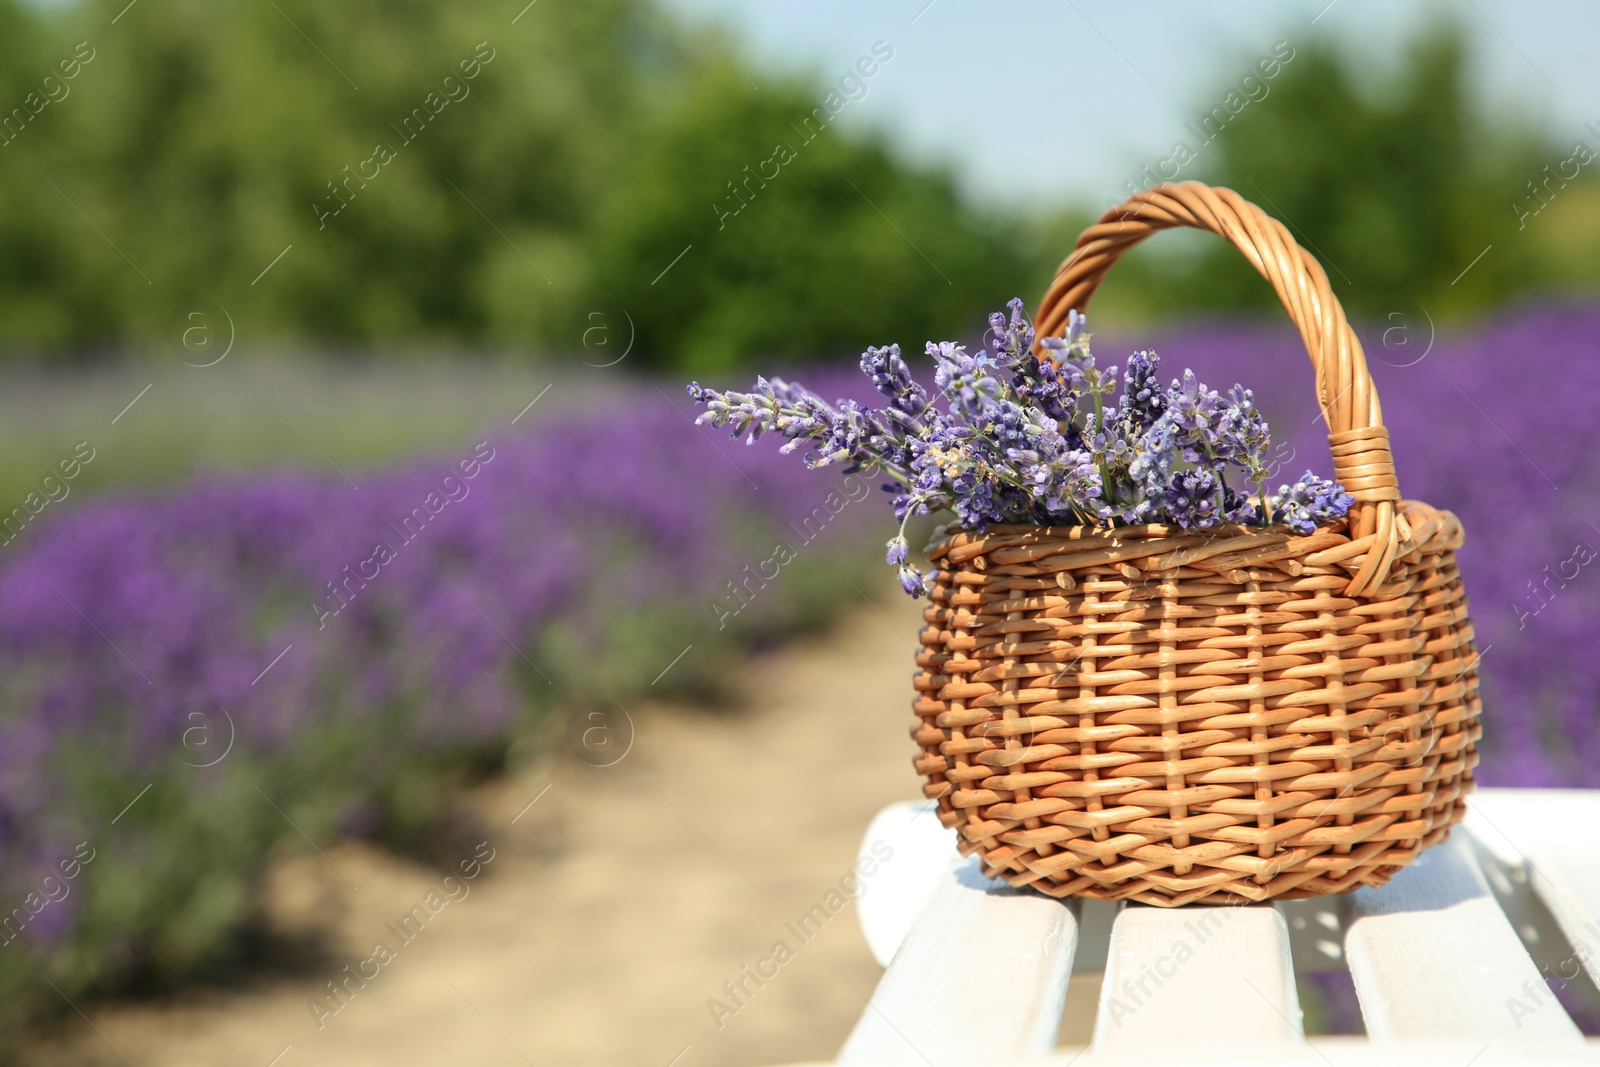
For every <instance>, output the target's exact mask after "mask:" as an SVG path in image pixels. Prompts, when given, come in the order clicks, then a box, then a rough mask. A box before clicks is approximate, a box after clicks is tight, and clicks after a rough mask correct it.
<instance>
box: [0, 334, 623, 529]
mask: <svg viewBox="0 0 1600 1067" xmlns="http://www.w3.org/2000/svg"><path fill="white" fill-rule="evenodd" d="M578 371H583V372H587V373H583V374H579V373H576V372H578ZM619 373H620V368H618V369H612V370H600V369H591V368H586V367H583V366H582V365H581V364H579V365H576V366H575V367H567V366H564V365H562V364H553V363H541V362H538V361H535V360H531V359H525V360H519V361H512V360H509V359H494V360H486V359H483V358H477V359H467V358H439V357H432V358H429V359H426V360H424V359H421V358H408V359H397V358H386V357H382V356H378V355H370V354H369V355H361V356H357V357H349V356H345V357H341V358H339V359H337V360H334V359H329V358H316V357H310V356H304V355H286V354H282V353H273V352H257V353H243V352H237V351H236V352H234V353H231V354H230V355H229V356H228V357H227V358H226V359H224V360H223V361H222V362H221V363H219V364H217V365H216V366H213V367H205V368H196V367H190V366H187V365H185V364H183V363H180V362H178V361H177V360H176V359H172V358H170V357H165V358H161V359H145V360H127V361H120V362H113V363H100V364H90V365H87V366H72V367H63V368H59V369H54V370H37V369H11V370H6V371H5V372H3V373H0V511H4V512H9V511H10V510H11V509H12V508H13V507H16V506H18V505H20V504H22V502H23V500H24V498H25V497H26V496H27V494H28V493H29V492H34V491H38V490H39V488H40V481H41V479H42V478H43V477H44V476H45V475H46V474H49V473H52V472H53V471H54V470H55V468H56V464H57V463H58V462H59V461H60V460H62V459H65V458H68V457H70V456H71V455H72V453H73V449H74V446H75V445H77V444H78V443H79V442H83V441H87V442H88V444H89V446H90V447H92V448H93V449H94V458H93V460H92V461H91V462H89V463H88V464H85V465H84V466H83V467H82V470H81V471H80V472H79V474H78V475H77V477H75V478H73V479H72V480H71V481H70V482H69V483H68V486H67V488H68V496H67V497H66V498H65V500H64V501H63V502H70V501H73V500H76V499H81V498H82V497H83V496H85V495H90V494H94V493H99V492H103V491H105V490H107V489H111V488H122V487H128V488H137V489H149V488H157V487H162V486H169V485H173V484H175V483H178V482H181V481H183V480H185V479H187V478H189V477H190V476H192V475H197V474H209V473H225V472H239V471H249V470H260V469H266V468H283V467H292V468H299V469H306V470H312V471H319V472H321V473H323V474H325V475H327V476H328V477H332V478H337V477H339V476H340V475H339V474H338V472H337V471H336V470H335V465H336V466H337V467H338V468H339V469H340V470H343V471H344V472H345V474H346V475H349V476H351V478H352V479H353V480H354V481H356V483H357V484H359V483H360V479H359V478H356V477H355V475H356V474H357V473H358V472H360V471H362V470H365V469H371V468H375V467H384V466H389V465H391V464H393V463H395V462H396V461H399V460H402V459H405V458H407V457H409V456H413V455H418V454H425V453H430V452H438V451H448V450H451V449H455V448H458V447H460V446H461V445H462V444H463V443H466V442H469V441H475V440H479V439H481V438H480V435H482V434H485V433H489V432H495V433H499V434H505V433H508V432H514V428H513V427H512V426H511V420H512V419H513V418H514V417H516V416H517V415H518V413H519V412H521V411H522V410H523V408H524V407H525V406H526V405H527V404H528V402H529V401H531V400H533V399H534V397H536V396H539V394H540V392H541V390H544V389H545V387H546V386H550V389H549V392H547V393H545V394H544V395H543V396H542V397H540V399H539V402H538V403H537V404H536V405H534V407H533V408H532V409H531V410H529V411H528V412H527V414H526V415H523V416H522V418H521V419H520V420H519V421H518V423H517V425H516V427H515V429H521V428H524V427H527V426H528V425H530V424H532V423H535V422H537V421H538V420H540V419H548V418H550V417H551V416H552V415H555V414H557V413H558V412H560V411H561V410H562V409H570V408H571V407H573V406H574V405H578V404H584V403H587V402H590V401H592V400H593V399H594V398H595V397H596V396H597V395H598V393H599V390H600V389H602V388H604V387H605V385H606V384H607V383H614V382H615V381H616V380H617V379H616V377H615V376H617V375H619ZM146 386H149V389H148V390H146V389H145V387H146ZM141 391H143V395H142V396H141V395H140V394H141ZM135 397H138V400H137V402H135V403H133V406H132V407H131V408H129V407H128V404H129V403H130V401H134V398H135ZM124 409H126V410H124ZM56 492H57V495H59V490H56ZM55 506H56V505H54V504H52V505H50V507H55ZM26 536H27V535H26V534H24V537H26Z"/></svg>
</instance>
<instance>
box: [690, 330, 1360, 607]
mask: <svg viewBox="0 0 1600 1067" xmlns="http://www.w3.org/2000/svg"><path fill="white" fill-rule="evenodd" d="M1007 309H1008V312H1009V313H1007V312H996V313H995V314H993V315H991V316H989V331H988V333H987V334H986V335H985V342H984V347H983V350H982V351H980V352H978V353H976V354H974V353H972V352H969V351H968V350H967V349H966V347H965V346H963V345H960V344H957V343H955V342H952V341H945V342H940V343H930V344H929V345H928V346H927V353H928V356H929V358H930V359H931V360H932V362H933V365H934V375H933V378H934V385H935V387H936V389H937V391H938V394H939V398H938V401H935V400H934V399H933V398H931V397H930V396H929V394H928V393H927V391H925V390H924V389H923V388H922V387H921V386H920V385H918V384H917V382H916V380H915V379H914V378H913V377H912V374H911V370H910V368H909V367H908V366H907V365H906V363H905V361H904V360H903V359H902V358H901V356H900V349H899V347H898V346H896V345H889V346H888V347H885V348H869V349H867V351H866V352H865V353H864V354H863V355H862V357H861V370H862V373H863V374H865V375H866V376H867V378H868V379H870V380H871V382H872V384H873V387H874V388H875V389H876V390H877V392H878V393H879V395H881V396H883V397H884V398H886V399H887V400H888V404H887V405H886V406H885V407H882V408H865V407H862V406H861V405H860V404H857V403H855V402H854V401H847V400H842V401H839V402H838V403H837V404H833V405H829V404H826V403H824V402H823V401H822V400H820V399H818V398H817V397H816V396H814V395H813V394H811V393H809V392H807V391H806V390H804V389H801V388H800V387H798V386H792V385H789V384H788V383H785V382H783V381H781V380H779V379H773V380H771V381H768V380H766V379H757V381H756V389H755V391H754V392H750V393H737V392H727V393H719V392H717V391H715V390H711V389H706V388H704V387H702V386H700V385H699V384H698V383H695V384H691V385H690V387H689V395H690V396H691V397H692V398H693V399H694V400H695V401H696V402H697V403H700V404H703V405H705V408H706V410H705V412H704V413H703V414H702V415H701V416H700V418H699V421H700V422H703V423H704V422H709V423H711V424H713V425H716V426H726V427H728V428H730V429H731V430H732V431H733V434H734V436H735V437H738V436H743V437H745V439H746V440H747V441H753V440H755V438H756V437H759V436H760V435H761V434H762V433H764V432H766V431H768V430H775V431H777V432H779V433H781V434H783V435H784V436H785V437H787V438H788V439H789V440H788V443H787V444H785V445H784V448H783V451H790V450H793V449H795V448H797V447H799V446H800V445H801V444H802V443H803V442H810V443H812V445H813V446H814V447H815V449H816V451H814V452H811V453H808V454H807V456H806V462H807V464H808V465H809V466H813V467H821V466H827V465H830V464H834V463H842V464H845V469H846V470H847V471H856V470H872V471H880V472H882V473H884V474H886V475H888V476H889V478H890V479H891V480H890V481H889V482H888V484H887V485H886V486H885V487H884V488H886V489H887V490H888V491H889V492H890V493H891V494H892V495H893V508H894V514H895V518H896V519H898V520H899V522H900V529H899V531H898V532H897V533H896V535H895V536H894V537H893V538H892V539H891V540H890V541H889V543H888V552H887V556H886V558H887V561H888V563H889V564H890V565H891V566H893V567H896V568H898V573H899V576H900V582H901V585H902V586H903V587H904V588H905V590H906V591H907V592H908V593H910V594H911V595H912V596H919V595H921V593H923V592H924V591H925V587H926V579H925V577H924V576H923V575H921V574H919V573H918V572H917V571H916V569H915V568H913V567H912V566H911V565H910V564H909V563H908V562H907V559H908V556H909V546H908V544H907V541H906V537H905V524H906V522H907V521H908V520H909V519H910V517H911V516H912V515H925V514H927V513H928V512H930V511H934V510H948V511H951V512H954V513H955V516H956V520H957V521H958V522H959V523H960V524H961V525H962V526H964V527H967V528H969V529H973V530H981V529H984V528H986V527H987V526H989V525H990V524H992V523H999V522H1020V523H1039V524H1052V525H1053V524H1068V525H1071V524H1094V525H1115V524H1117V523H1155V522H1166V523H1172V524H1174V525H1176V526H1179V527H1181V528H1183V529H1188V530H1200V529H1208V528H1211V527H1214V526H1219V525H1222V524H1223V523H1229V522H1232V523H1239V524H1242V525H1256V526H1259V525H1264V524H1267V523H1270V522H1279V523H1283V524H1285V525H1288V526H1289V527H1291V528H1292V529H1295V530H1300V531H1306V530H1311V529H1315V527H1316V525H1317V524H1318V523H1320V522H1329V521H1333V520H1336V519H1338V518H1341V517H1343V516H1344V514H1345V513H1346V512H1347V511H1348V510H1349V508H1350V505H1351V503H1353V501H1352V500H1351V499H1350V496H1349V494H1347V493H1345V492H1344V491H1343V490H1342V489H1341V488H1340V487H1339V486H1337V485H1335V484H1334V483H1332V482H1329V481H1325V480H1322V479H1317V478H1315V477H1314V476H1312V475H1310V474H1308V475H1307V477H1306V478H1302V479H1301V480H1300V482H1298V483H1296V485H1295V486H1294V487H1293V488H1290V487H1288V486H1285V487H1284V488H1283V490H1282V491H1281V493H1280V499H1279V500H1278V502H1277V503H1274V502H1273V501H1272V500H1271V499H1270V498H1269V496H1268V494H1267V492H1266V479H1267V476H1268V472H1267V458H1266V457H1267V454H1268V451H1269V446H1270V438H1269V434H1268V427H1267V423H1266V420H1265V419H1264V418H1262V416H1261V413H1260V411H1258V410H1257V408H1256V405H1255V398H1254V395H1253V394H1252V393H1251V392H1250V390H1248V389H1245V388H1244V387H1243V386H1239V385H1235V386H1234V387H1233V388H1232V389H1230V390H1228V392H1227V393H1226V394H1222V393H1219V392H1217V391H1216V390H1214V389H1210V388H1208V387H1207V386H1206V385H1204V384H1203V383H1201V382H1200V381H1199V380H1198V379H1197V378H1196V377H1195V376H1194V373H1193V372H1192V371H1187V370H1186V371H1184V372H1183V376H1182V378H1181V379H1179V380H1175V381H1174V382H1173V383H1172V384H1171V385H1170V386H1169V387H1168V388H1166V389H1162V388H1161V387H1160V385H1159V384H1158V381H1157V378H1156V372H1157V369H1158V367H1159V365H1160V360H1159V359H1158V358H1157V357H1156V355H1155V354H1154V353H1151V352H1136V353H1134V354H1133V356H1132V357H1130V358H1129V360H1128V372H1127V377H1126V381H1125V384H1124V387H1123V393H1122V397H1121V400H1120V402H1119V403H1116V404H1115V405H1113V404H1111V403H1110V401H1111V400H1112V399H1113V394H1114V393H1115V391H1116V379H1117V368H1116V367H1106V368H1103V369H1102V368H1100V367H1097V366H1096V365H1095V359H1094V355H1093V354H1092V353H1091V352H1090V349H1089V341H1090V335H1089V333H1088V331H1087V323H1086V322H1085V320H1084V318H1083V316H1082V315H1081V314H1079V313H1078V312H1077V311H1075V310H1074V311H1072V312H1070V313H1069V315H1068V317H1067V329H1066V333H1065V335H1064V336H1062V337H1047V338H1045V339H1044V341H1043V344H1042V346H1041V347H1043V348H1044V350H1045V351H1046V353H1047V354H1048V358H1042V359H1041V358H1040V357H1038V356H1036V355H1034V353H1033V344H1034V331H1033V326H1032V324H1031V323H1029V322H1028V320H1027V318H1026V316H1024V315H1023V313H1022V302H1021V301H1020V300H1012V301H1011V302H1010V303H1009V304H1007ZM1230 473H1231V474H1232V475H1233V476H1234V478H1235V480H1236V481H1237V482H1238V483H1240V484H1241V485H1243V484H1250V485H1253V486H1254V487H1255V489H1256V494H1255V497H1254V498H1253V499H1252V497H1251V496H1250V495H1249V494H1248V493H1246V492H1243V491H1241V490H1240V489H1239V488H1238V487H1236V486H1235V485H1230V484H1229V482H1228V478H1229V475H1230Z"/></svg>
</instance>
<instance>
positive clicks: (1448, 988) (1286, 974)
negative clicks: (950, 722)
mask: <svg viewBox="0 0 1600 1067" xmlns="http://www.w3.org/2000/svg"><path fill="white" fill-rule="evenodd" d="M1558 801H1559V802H1558ZM1471 805H1472V811H1471V814H1470V816H1469V818H1468V820H1467V822H1466V823H1465V824H1464V826H1463V827H1460V828H1458V829H1457V831H1456V832H1455V833H1454V834H1453V835H1452V837H1451V839H1450V841H1448V842H1447V843H1445V844H1443V845H1441V846H1439V847H1437V848H1435V849H1433V850H1431V851H1430V852H1428V853H1427V854H1426V855H1425V856H1423V857H1422V858H1421V859H1419V860H1418V861H1417V862H1416V863H1415V864H1413V865H1412V866H1410V867H1407V868H1406V869H1404V870H1402V871H1401V872H1400V873H1399V874H1398V875H1397V876H1396V877H1395V879H1394V881H1393V882H1391V883H1390V884H1389V885H1388V886H1385V887H1384V888H1382V889H1373V890H1360V891H1358V892H1356V893H1353V894H1350V895H1348V896H1345V897H1333V898H1321V899H1315V900H1307V901H1293V902H1288V903H1283V904H1278V905H1276V906H1274V905H1270V904H1267V905H1249V906H1243V907H1233V908H1228V907H1220V908H1219V907H1207V908H1202V907H1188V908H1175V909H1162V908H1153V907H1148V906H1146V905H1142V904H1133V905H1112V904H1102V903H1099V902H1073V903H1070V904H1064V903H1062V902H1060V901H1056V900H1052V899H1050V898H1047V897H1044V896H1042V895H1038V894H1032V893H1027V892H1021V891H1017V890H1013V889H1011V888H1010V887H1008V886H1006V885H1005V884H1004V883H1001V882H991V881H990V880H988V879H986V878H984V877H982V875H981V874H980V873H979V872H978V869H977V866H976V860H962V859H959V858H958V857H957V855H956V852H955V847H954V834H953V831H949V830H946V829H944V828H943V827H942V826H940V825H939V822H938V820H937V819H936V818H935V817H934V815H933V813H932V811H931V810H929V808H928V807H927V806H924V805H921V804H916V803H910V802H907V803H903V804H896V805H891V806H890V807H888V808H885V809H884V810H883V811H882V812H880V813H879V814H878V816H877V817H876V818H875V819H874V820H873V822H872V825H871V826H870V828H869V829H868V831H867V834H866V838H865V840H864V841H863V845H862V852H863V854H866V850H867V849H868V848H869V847H870V846H871V845H872V844H874V843H877V842H887V843H888V844H889V845H891V846H892V847H893V849H894V859H893V861H892V862H890V863H886V864H884V865H883V868H882V870H881V872H879V874H878V875H877V876H876V877H874V878H873V879H872V881H871V884H870V888H869V890H868V891H867V892H866V893H865V895H863V896H862V897H861V899H860V901H859V903H858V905H857V906H858V909H859V917H860V920H861V924H862V928H863V930H864V931H865V933H866V937H867V941H868V943H869V945H870V946H871V948H872V951H873V954H874V955H875V956H876V957H877V958H878V961H879V962H880V963H881V964H883V965H885V966H886V967H887V970H886V971H885V973H884V976H883V979H882V981H881V982H879V984H878V987H877V990H876V991H875V992H874V993H873V995H872V997H871V1001H870V1003H869V1004H867V1005H866V1008H865V1010H864V1011H863V1013H862V1015H861V1018H860V1020H859V1021H858V1022H857V1024H856V1027H855V1029H854V1031H853V1032H852V1033H851V1034H850V1037H849V1039H848V1040H847V1041H846V1042H845V1045H844V1048H843V1049H842V1050H841V1051H840V1053H839V1059H838V1062H839V1063H841V1064H857V1063H859V1064H916V1065H919V1067H922V1065H925V1067H947V1065H949V1067H956V1065H961V1067H981V1065H985V1064H995V1065H1001V1064H1004V1065H1007V1067H1021V1065H1024V1064H1027V1065H1040V1067H1043V1065H1046V1064H1050V1065H1054V1067H1065V1065H1067V1064H1069V1063H1072V1064H1076V1065H1078V1067H1105V1065H1112V1064H1115V1065H1117V1067H1160V1065H1162V1064H1173V1065H1178V1064H1195V1063H1234V1064H1246V1063H1248V1064H1261V1065H1277V1064H1317V1065H1322V1067H1376V1065H1389V1064H1393V1065H1397V1067H1398V1065H1404V1067H1487V1065H1490V1064H1579V1063H1583V1064H1600V1040H1596V1039H1586V1038H1585V1037H1584V1036H1583V1035H1582V1033H1581V1032H1580V1031H1579V1029H1578V1027H1577V1025H1576V1024H1575V1023H1574V1022H1573V1020H1572V1019H1571V1018H1570V1017H1569V1016H1568V1015H1567V1013H1566V1012H1565V1011H1564V1010H1563V1009H1562V1006H1561V1004H1560V1003H1558V1002H1557V1000H1556V999H1555V997H1554V995H1553V994H1552V993H1551V992H1550V988H1549V986H1548V985H1547V984H1546V982H1545V980H1544V975H1551V976H1555V977H1558V978H1563V979H1570V980H1572V981H1574V982H1595V983H1600V791H1594V792H1580V791H1562V792H1560V793H1559V794H1558V793H1556V792H1552V791H1545V790H1495V789H1482V790H1479V791H1478V792H1477V793H1475V794H1474V795H1473V798H1472V801H1471ZM1553 811H1559V812H1564V813H1566V815H1565V817H1564V818H1563V820H1562V824H1561V825H1559V826H1552V825H1550V813H1551V812H1553ZM1557 831H1559V836H1558V834H1557ZM880 849H881V845H880ZM1530 948H1531V949H1532V954H1530ZM1345 967H1348V969H1349V973H1350V975H1351V978H1352V979H1353V981H1354V986H1355V991H1356V995H1357V997H1358V998H1359V1000H1360V1006H1361V1015H1362V1021H1363V1023H1364V1025H1365V1028H1366V1036H1365V1037H1312V1038H1310V1039H1308V1038H1307V1037H1306V1036H1305V1035H1304V1032H1303V1027H1302V1020H1301V1010H1300V1001H1299V998H1298V997H1297V995H1296V987H1295V976H1296V974H1297V973H1299V974H1307V973H1310V972H1313V971H1317V970H1328V969H1343V968H1345ZM1541 969H1543V972H1544V974H1543V975H1542V974H1541ZM1580 969H1581V970H1584V971H1586V972H1587V974H1586V975H1580V974H1578V972H1579V970H1580ZM1074 972H1076V973H1079V974H1092V973H1094V972H1103V973H1104V982H1103V984H1102V987H1101V992H1100V996H1099V1009H1098V1013H1097V1016H1096V1019H1095V1023H1094V1031H1093V1038H1092V1041H1091V1043H1090V1044H1088V1045H1087V1046H1077V1047H1066V1048H1057V1047H1056V1035H1057V1030H1058V1027H1059V1025H1060V1022H1061V1017H1062V1008H1063V1005H1064V1003H1065V1001H1066V995H1067V989H1068V984H1069V982H1070V981H1071V979H1072V976H1073V974H1074ZM1589 991H1590V993H1591V994H1592V993H1593V989H1592V987H1590V990H1589Z"/></svg>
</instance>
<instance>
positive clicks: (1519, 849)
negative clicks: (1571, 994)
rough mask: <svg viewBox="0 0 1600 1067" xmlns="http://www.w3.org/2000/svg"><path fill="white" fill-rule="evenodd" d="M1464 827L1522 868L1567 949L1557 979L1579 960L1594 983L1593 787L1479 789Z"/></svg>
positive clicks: (1598, 931)
mask: <svg viewBox="0 0 1600 1067" xmlns="http://www.w3.org/2000/svg"><path fill="white" fill-rule="evenodd" d="M1465 825H1466V827H1467V830H1468V831H1469V832H1470V833H1471V834H1472V836H1473V837H1474V838H1476V839H1477V841H1478V842H1479V843H1480V844H1481V845H1483V846H1484V847H1485V848H1487V849H1489V850H1490V851H1491V852H1493V853H1494V854H1495V855H1496V856H1497V857H1499V858H1500V859H1501V860H1502V861H1503V862H1505V863H1507V864H1508V865H1515V866H1519V867H1521V868H1522V869H1523V870H1524V871H1525V873H1526V876H1527V880H1528V882H1529V883H1530V884H1531V885H1532V887H1533V890H1534V892H1536V893H1538V894H1539V897H1540V899H1541V900H1543V901H1544V904H1545V907H1547V908H1549V909H1550V913H1551V914H1552V915H1553V916H1554V917H1555V920H1556V924H1557V925H1558V926H1560V927H1561V932H1562V933H1563V934H1564V935H1565V936H1566V939H1567V942H1568V943H1569V944H1570V945H1571V946H1572V948H1573V950H1574V951H1573V953H1572V955H1573V956H1574V957H1576V958H1575V959H1573V958H1569V959H1566V960H1561V961H1557V962H1555V963H1554V964H1553V966H1552V970H1553V971H1557V972H1560V973H1559V974H1558V975H1557V977H1564V978H1568V979H1570V978H1572V977H1574V975H1575V973H1576V971H1575V968H1576V967H1577V966H1578V965H1580V964H1581V965H1582V966H1583V967H1585V968H1586V969H1587V970H1588V972H1589V977H1590V978H1592V979H1593V980H1594V981H1595V983H1596V984H1597V985H1600V791H1595V790H1579V789H1484V790H1480V791H1479V792H1478V793H1476V794H1474V796H1473V798H1472V801H1471V803H1470V804H1469V805H1468V808H1467V821H1466V824H1465Z"/></svg>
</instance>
